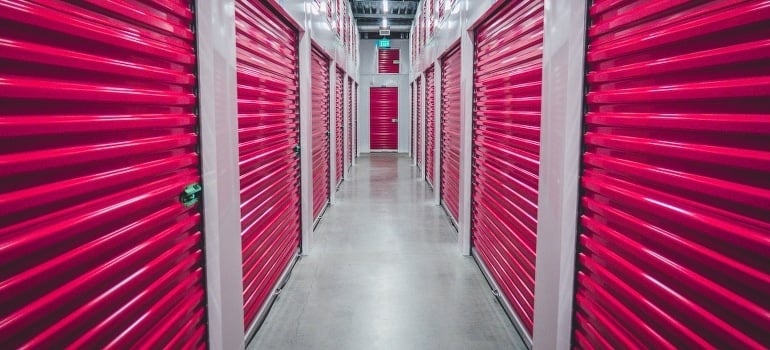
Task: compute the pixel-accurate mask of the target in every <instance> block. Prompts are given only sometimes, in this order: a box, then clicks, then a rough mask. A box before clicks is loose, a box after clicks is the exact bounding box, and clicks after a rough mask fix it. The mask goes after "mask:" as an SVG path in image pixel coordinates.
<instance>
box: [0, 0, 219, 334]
mask: <svg viewBox="0 0 770 350" xmlns="http://www.w3.org/2000/svg"><path fill="white" fill-rule="evenodd" d="M138 13H141V15H139V14H138ZM192 22H193V13H192V11H191V10H190V6H189V4H188V3H187V2H184V1H177V2H175V3H165V2H163V3H153V4H139V3H137V4H131V5H130V6H128V5H124V4H122V2H118V3H112V2H103V1H82V2H78V3H77V4H70V3H66V2H58V1H57V2H53V1H46V2H40V4H38V3H33V2H30V1H15V2H0V28H3V29H2V31H1V32H0V61H2V62H0V106H2V108H0V140H2V141H0V144H2V145H1V146H0V266H2V268H0V281H2V283H0V305H2V307H0V344H2V347H3V348H7V349H17V348H25V349H26V348H30V349H32V348H34V349H63V348H74V349H97V348H131V347H136V348H166V347H167V348H187V349H190V348H196V349H202V348H205V347H206V310H205V303H206V298H205V289H204V285H203V277H204V272H203V265H202V264H203V260H202V259H203V252H202V234H201V232H200V229H201V221H200V219H201V215H200V213H199V210H200V203H197V204H195V203H192V202H190V203H189V204H190V205H189V206H185V205H184V204H183V203H182V202H181V201H180V195H181V194H182V193H183V191H184V189H185V188H186V187H187V186H188V185H190V184H195V183H198V182H200V174H199V170H198V169H199V157H198V153H197V150H196V148H197V147H198V135H197V134H196V131H195V130H196V128H197V124H198V121H197V117H196V115H195V110H196V97H195V84H196V79H195V76H194V74H195V60H196V57H195V48H194V35H193V32H192V31H191V29H190V28H191V25H192Z"/></svg>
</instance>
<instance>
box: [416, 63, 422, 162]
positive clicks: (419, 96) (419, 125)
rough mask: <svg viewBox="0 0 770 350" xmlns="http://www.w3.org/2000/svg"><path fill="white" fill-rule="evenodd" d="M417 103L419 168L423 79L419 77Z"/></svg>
mask: <svg viewBox="0 0 770 350" xmlns="http://www.w3.org/2000/svg"><path fill="white" fill-rule="evenodd" d="M415 97H417V100H416V103H415V104H416V105H417V113H416V114H415V115H416V117H417V140H415V143H416V144H417V153H416V155H417V168H422V79H421V78H417V91H416V95H415Z"/></svg>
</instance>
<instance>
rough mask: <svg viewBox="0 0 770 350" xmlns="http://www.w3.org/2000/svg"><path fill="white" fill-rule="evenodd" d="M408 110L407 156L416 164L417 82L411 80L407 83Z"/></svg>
mask: <svg viewBox="0 0 770 350" xmlns="http://www.w3.org/2000/svg"><path fill="white" fill-rule="evenodd" d="M409 92H410V94H409V103H411V105H409V110H410V111H411V113H412V118H411V119H412V144H411V145H409V153H410V154H409V156H410V157H412V165H417V108H416V107H417V101H416V100H415V98H416V97H417V83H416V81H415V80H412V84H411V85H409Z"/></svg>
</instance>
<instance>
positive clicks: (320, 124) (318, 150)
mask: <svg viewBox="0 0 770 350" xmlns="http://www.w3.org/2000/svg"><path fill="white" fill-rule="evenodd" d="M311 56H312V63H311V67H310V68H311V72H312V74H311V76H312V79H313V80H312V82H311V89H312V90H313V122H312V124H313V140H312V145H313V218H314V220H316V221H317V220H318V219H319V218H320V217H321V214H322V213H323V211H324V208H326V205H327V204H328V203H329V177H330V176H331V172H330V169H329V159H330V158H329V157H330V156H331V155H330V154H329V143H330V140H329V127H330V125H329V122H330V121H329V110H330V103H331V101H330V96H329V79H330V77H329V59H328V58H326V56H325V55H324V54H323V53H321V51H319V50H318V49H316V48H315V47H313V52H312V55H311Z"/></svg>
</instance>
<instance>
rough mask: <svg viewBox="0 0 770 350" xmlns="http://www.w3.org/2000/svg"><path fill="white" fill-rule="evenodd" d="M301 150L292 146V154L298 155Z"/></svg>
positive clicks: (297, 146)
mask: <svg viewBox="0 0 770 350" xmlns="http://www.w3.org/2000/svg"><path fill="white" fill-rule="evenodd" d="M301 150H302V149H301V148H299V145H296V146H294V154H296V155H299V151H301Z"/></svg>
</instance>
